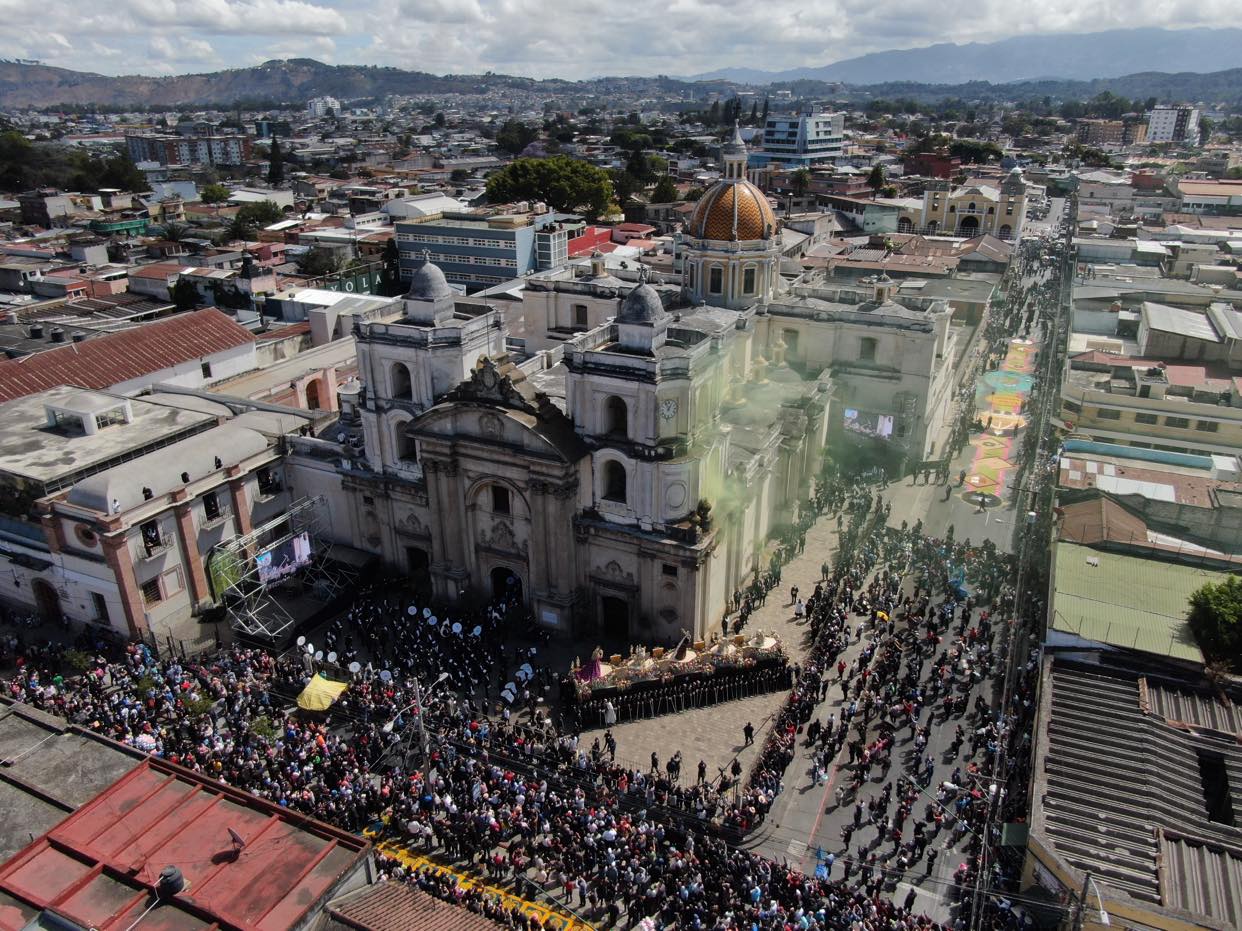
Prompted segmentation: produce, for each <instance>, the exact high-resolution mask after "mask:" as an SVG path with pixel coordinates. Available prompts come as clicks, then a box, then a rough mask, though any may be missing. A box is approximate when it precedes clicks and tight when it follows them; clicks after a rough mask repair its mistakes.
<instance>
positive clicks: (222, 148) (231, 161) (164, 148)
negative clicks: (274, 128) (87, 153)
mask: <svg viewBox="0 0 1242 931" xmlns="http://www.w3.org/2000/svg"><path fill="white" fill-rule="evenodd" d="M125 145H126V146H127V148H128V150H129V157H130V158H131V159H133V160H134V161H135V162H157V163H159V164H160V165H240V164H242V163H243V162H245V161H246V160H247V159H249V158H250V137H249V136H243V135H226V134H218V133H214V132H209V133H205V134H203V135H194V136H184V135H180V134H173V133H127V134H126V136H125Z"/></svg>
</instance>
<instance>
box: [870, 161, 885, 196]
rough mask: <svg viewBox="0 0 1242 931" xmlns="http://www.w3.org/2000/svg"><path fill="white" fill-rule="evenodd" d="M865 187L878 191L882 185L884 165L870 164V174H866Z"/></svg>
mask: <svg viewBox="0 0 1242 931" xmlns="http://www.w3.org/2000/svg"><path fill="white" fill-rule="evenodd" d="M867 187H869V188H871V190H873V191H878V190H879V189H880V188H882V187H884V166H883V165H872V166H871V174H869V175H867Z"/></svg>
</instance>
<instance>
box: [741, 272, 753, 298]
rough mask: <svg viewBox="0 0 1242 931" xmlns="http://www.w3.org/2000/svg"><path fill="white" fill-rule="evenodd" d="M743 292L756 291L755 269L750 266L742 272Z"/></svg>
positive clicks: (750, 292) (751, 292)
mask: <svg viewBox="0 0 1242 931" xmlns="http://www.w3.org/2000/svg"><path fill="white" fill-rule="evenodd" d="M742 293H743V294H754V293H755V269H753V268H748V269H746V270H745V271H743V272H742Z"/></svg>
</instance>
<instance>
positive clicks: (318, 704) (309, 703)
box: [298, 673, 349, 711]
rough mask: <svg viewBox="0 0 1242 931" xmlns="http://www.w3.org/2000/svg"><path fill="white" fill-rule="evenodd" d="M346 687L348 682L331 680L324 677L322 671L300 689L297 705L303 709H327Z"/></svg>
mask: <svg viewBox="0 0 1242 931" xmlns="http://www.w3.org/2000/svg"><path fill="white" fill-rule="evenodd" d="M347 688H349V683H348V682H333V681H332V680H331V679H326V678H324V676H323V674H322V673H321V674H317V675H316V676H315V677H314V678H313V679H311V680H310V682H308V683H307V684H306V688H304V689H302V694H301V695H299V696H298V707H299V708H301V709H303V710H304V711H327V710H328V709H329V708H331V707H332V703H333V702H334V701H336V700H337V699H338V698H340V697H341V694H342V693H343V692H344V691H345V690H346V689H347Z"/></svg>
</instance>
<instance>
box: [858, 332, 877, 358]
mask: <svg viewBox="0 0 1242 931" xmlns="http://www.w3.org/2000/svg"><path fill="white" fill-rule="evenodd" d="M875 350H876V340H875V339H874V338H872V337H870V336H864V337H863V338H862V339H861V340H859V343H858V361H859V362H874V361H875Z"/></svg>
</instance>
